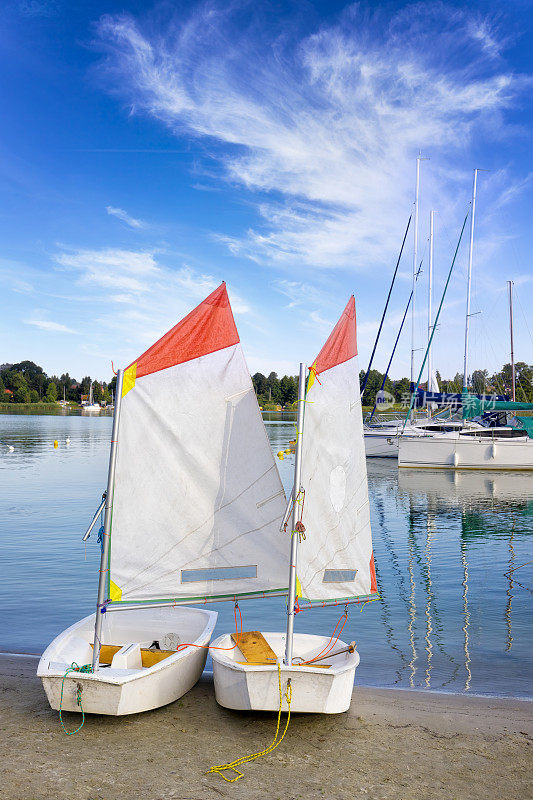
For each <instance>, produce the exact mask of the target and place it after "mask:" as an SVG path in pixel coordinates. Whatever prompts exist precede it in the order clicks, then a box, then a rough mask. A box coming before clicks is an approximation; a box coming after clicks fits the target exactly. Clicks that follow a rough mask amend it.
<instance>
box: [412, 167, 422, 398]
mask: <svg viewBox="0 0 533 800" xmlns="http://www.w3.org/2000/svg"><path fill="white" fill-rule="evenodd" d="M420 158H421V157H420V156H419V155H418V156H417V158H416V184H415V210H414V213H415V218H414V227H413V302H412V305H411V389H412V387H413V383H414V380H415V300H416V270H417V262H418V193H419V190H420Z"/></svg>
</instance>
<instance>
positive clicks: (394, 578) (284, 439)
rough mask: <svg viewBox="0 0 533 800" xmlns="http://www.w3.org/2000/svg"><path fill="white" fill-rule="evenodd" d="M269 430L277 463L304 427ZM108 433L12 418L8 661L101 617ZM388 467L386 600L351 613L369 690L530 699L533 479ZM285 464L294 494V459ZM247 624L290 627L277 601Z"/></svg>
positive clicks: (377, 468)
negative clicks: (85, 619)
mask: <svg viewBox="0 0 533 800" xmlns="http://www.w3.org/2000/svg"><path fill="white" fill-rule="evenodd" d="M269 416H270V418H267V419H266V427H267V433H268V436H269V440H270V443H271V446H272V449H273V451H274V453H277V452H278V451H280V450H283V451H285V450H286V449H287V448H288V446H289V441H290V439H293V438H294V425H293V420H294V415H290V416H287V417H285V418H282V417H280V416H279V415H269ZM110 433H111V418H110V417H104V416H102V415H97V416H94V417H93V416H86V417H81V416H74V415H69V416H33V417H32V416H18V417H17V416H2V415H0V444H3V443H4V442H5V443H6V445H5V447H4V446H2V447H1V448H0V487H1V489H0V546H1V549H0V557H1V559H2V574H3V580H2V583H1V584H0V602H1V603H2V609H3V614H2V617H1V619H2V622H1V623H0V625H1V626H2V627H1V629H0V649H1V648H4V649H15V650H19V651H26V652H28V651H30V652H38V651H39V650H41V649H42V648H43V647H44V646H45V645H46V644H47V643H48V642H49V641H50V640H51V639H52V637H53V636H54V635H55V634H56V633H58V632H59V631H60V630H62V629H64V628H65V627H66V625H67V624H70V623H71V622H74V621H75V620H76V619H79V618H80V617H82V616H83V615H84V614H87V613H89V612H91V611H92V609H93V608H94V602H95V591H96V581H97V570H98V554H99V546H98V545H97V543H96V536H94V537H91V539H90V540H89V543H88V546H87V555H86V560H85V554H84V547H83V545H82V543H81V536H82V534H83V531H84V530H85V528H86V526H87V524H88V522H89V521H90V519H91V517H92V514H93V513H94V511H95V510H96V508H97V506H98V503H99V500H100V497H101V493H102V491H103V488H105V480H106V470H107V461H108V453H109V439H110ZM67 439H69V440H70V444H67ZM54 440H58V443H59V446H58V448H57V449H55V448H54V446H53V443H54ZM8 444H9V445H11V446H13V447H14V450H13V451H12V452H9V450H8V446H7V445H8ZM386 461H389V460H388V459H387V460H386ZM384 462H385V460H384ZM384 462H379V461H377V462H376V460H374V462H372V460H368V462H367V466H368V477H369V493H370V505H371V519H372V533H373V541H374V556H375V563H376V578H377V582H378V589H379V592H380V597H381V599H380V601H379V602H375V603H371V604H369V605H368V606H366V607H365V608H364V610H363V612H362V613H359V611H358V610H357V608H356V607H351V608H350V614H349V620H348V623H347V626H346V629H345V633H346V638H347V640H348V641H350V640H352V639H355V640H356V641H357V643H358V649H359V652H360V654H361V664H360V667H359V668H358V670H357V676H356V678H357V681H358V682H359V683H362V684H366V685H385V686H387V685H388V686H392V685H394V686H400V687H413V688H416V689H426V690H427V689H433V690H435V689H436V690H441V691H442V690H445V691H455V692H460V691H465V690H466V691H469V692H488V693H502V694H514V695H520V696H531V694H532V690H531V686H530V675H531V673H532V666H533V665H532V663H531V653H532V650H533V649H532V647H531V631H530V619H531V615H532V613H533V553H532V545H533V539H532V537H531V534H532V533H533V491H532V489H533V476H530V475H527V474H525V473H517V474H510V473H501V474H496V473H494V472H491V473H482V472H472V473H468V472H467V473H454V472H448V471H436V472H431V471H427V470H420V471H417V470H401V471H400V472H399V471H398V469H397V466H396V464H395V463H394V462H390V463H384ZM276 464H277V466H278V468H279V471H280V475H281V477H282V481H283V483H284V486H285V488H286V489H289V488H290V486H291V482H292V474H293V468H294V454H292V453H291V454H284V458H283V460H280V459H278V458H277V457H276ZM280 535H282V534H280ZM216 610H218V611H219V614H220V616H219V624H218V628H219V630H220V631H223V630H229V629H231V627H232V626H233V624H234V623H233V617H232V614H233V610H232V607H231V604H227V603H220V604H217V609H216ZM242 610H243V614H244V619H245V625H246V626H247V627H248V629H249V630H255V629H259V628H261V627H263V628H266V629H267V630H272V629H273V626H276V627H279V624H280V622H281V620H282V619H283V615H284V605H283V601H282V600H280V599H276V598H272V599H270V600H268V601H259V600H258V601H249V602H247V603H244V602H243V604H242ZM338 616H339V609H334V608H333V609H320V610H316V611H309V612H306V613H305V614H299V615H298V617H297V620H296V626H297V630H300V631H305V632H309V633H322V634H323V633H327V632H331V631H332V630H333V628H334V626H335V623H336V622H337V619H338ZM276 627H274V629H276Z"/></svg>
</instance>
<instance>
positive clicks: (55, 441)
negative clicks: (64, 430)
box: [54, 439, 59, 447]
mask: <svg viewBox="0 0 533 800" xmlns="http://www.w3.org/2000/svg"><path fill="white" fill-rule="evenodd" d="M54 447H59V442H58V441H57V439H54Z"/></svg>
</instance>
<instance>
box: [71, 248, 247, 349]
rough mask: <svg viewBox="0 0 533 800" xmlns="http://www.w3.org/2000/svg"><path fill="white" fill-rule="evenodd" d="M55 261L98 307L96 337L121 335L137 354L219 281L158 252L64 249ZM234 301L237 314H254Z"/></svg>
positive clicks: (237, 298)
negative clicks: (175, 263) (171, 262)
mask: <svg viewBox="0 0 533 800" xmlns="http://www.w3.org/2000/svg"><path fill="white" fill-rule="evenodd" d="M55 261H56V263H57V264H58V265H59V267H60V268H61V269H62V270H68V271H71V272H72V273H74V274H75V275H76V282H77V283H78V284H79V285H81V286H82V287H84V289H85V290H86V291H90V294H91V299H92V302H93V304H94V305H95V307H96V308H98V309H99V310H98V312H97V314H96V317H95V319H94V323H95V324H96V331H93V334H92V335H93V338H94V337H96V338H97V339H99V337H104V338H105V337H106V336H107V335H108V334H109V332H112V336H113V339H114V340H119V339H120V338H121V337H122V344H121V346H124V347H125V348H128V347H132V348H134V349H135V351H136V350H137V349H138V348H139V346H144V345H149V344H151V343H152V342H154V341H156V340H157V339H158V338H159V337H160V336H162V334H164V333H165V331H167V330H169V329H170V328H171V327H172V326H173V325H175V324H176V322H178V321H179V320H180V319H181V318H182V317H183V316H185V314H187V313H188V312H189V311H190V310H191V309H192V308H194V306H195V305H197V304H198V303H199V302H201V301H202V300H203V299H204V298H205V297H207V296H208V295H209V294H210V293H211V292H212V291H213V290H214V289H216V287H217V286H219V285H220V283H221V279H220V278H218V277H215V276H213V275H209V274H207V273H203V272H200V271H198V270H195V269H194V268H193V267H191V266H189V265H187V264H183V265H182V266H180V267H178V268H174V267H171V266H169V265H168V264H166V263H164V262H165V254H164V253H162V252H161V251H156V250H151V251H146V250H141V251H138V250H123V249H117V248H102V249H100V250H88V249H78V250H76V249H66V248H63V250H62V251H60V252H58V253H57V254H56V256H55ZM230 300H231V304H232V308H233V311H234V313H235V314H250V312H251V309H250V306H249V304H248V303H247V302H246V301H245V300H244V299H242V298H241V297H240V296H239V295H236V294H234V293H233V292H231V291H230ZM133 355H134V353H133Z"/></svg>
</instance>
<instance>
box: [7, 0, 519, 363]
mask: <svg viewBox="0 0 533 800" xmlns="http://www.w3.org/2000/svg"><path fill="white" fill-rule="evenodd" d="M1 13H2V21H1V25H0V45H1V52H0V58H1V60H2V64H1V68H2V71H3V74H4V81H3V82H2V88H1V94H2V98H1V105H2V117H3V124H2V134H1V140H0V168H1V171H2V180H1V186H0V191H1V194H2V202H1V206H0V226H1V241H2V252H1V253H0V282H1V287H2V289H1V291H2V297H3V303H2V314H1V315H0V325H1V331H0V333H1V342H2V347H1V352H0V362H5V361H9V362H15V361H19V360H22V359H26V358H28V359H32V360H34V361H36V362H37V363H39V364H41V365H42V366H43V367H44V369H45V370H46V371H47V372H49V373H54V372H56V373H59V372H62V371H64V370H68V371H69V372H70V373H71V374H72V375H75V376H77V377H82V376H83V375H87V374H91V375H93V376H95V377H99V378H102V379H109V377H110V360H111V359H113V361H114V363H115V365H117V364H118V365H120V364H122V365H125V364H127V363H129V362H130V361H131V360H133V359H134V358H135V357H136V356H137V355H139V354H140V353H141V352H142V351H143V350H144V349H146V347H147V346H148V345H149V344H150V343H151V342H152V341H154V340H155V339H156V338H157V337H158V336H159V335H161V334H162V333H164V332H165V331H166V330H167V329H168V328H169V327H171V326H172V325H173V324H174V323H175V322H176V321H177V320H178V319H180V318H181V317H182V316H183V315H184V314H185V313H187V312H188V311H189V310H190V309H191V308H192V307H193V306H194V305H196V304H197V302H199V301H200V300H201V299H202V298H203V297H204V296H205V295H206V294H208V293H209V291H210V290H211V289H212V288H214V287H215V286H216V285H218V284H219V283H220V281H221V280H226V282H227V284H228V289H229V292H230V296H231V299H232V304H233V308H234V312H235V316H236V320H237V325H238V328H239V331H240V335H241V341H242V343H243V345H244V348H245V352H246V355H247V358H248V361H249V366H250V369H251V371H252V372H255V371H262V372H265V373H268V372H270V371H271V370H275V371H277V372H278V373H280V374H283V373H285V372H289V373H296V372H297V364H298V362H299V361H300V360H310V359H312V358H313V357H314V355H316V352H317V351H318V349H319V348H320V346H321V344H322V342H323V340H324V338H325V337H326V336H327V334H328V333H329V329H330V327H331V325H332V324H333V323H334V322H335V321H336V319H337V317H338V315H339V313H340V311H341V310H342V308H343V307H344V305H345V303H346V301H347V298H348V296H349V295H350V293H351V292H353V293H354V294H355V297H356V305H357V318H358V344H359V353H360V361H361V365H362V366H363V365H364V364H365V363H366V361H367V359H368V356H369V353H370V350H371V347H372V344H373V339H374V336H375V332H376V329H377V323H378V320H379V316H380V314H381V309H382V306H383V303H384V300H385V296H386V292H387V290H388V284H389V280H390V276H391V274H392V270H393V268H394V264H395V261H396V257H397V253H398V250H399V246H400V243H401V239H402V236H403V232H404V229H405V225H406V223H407V219H408V217H409V214H410V212H411V208H412V203H413V197H414V176H415V159H416V155H417V154H418V152H419V151H420V152H421V153H422V154H423V155H424V156H427V157H428V158H429V159H430V160H428V161H424V162H422V166H421V197H420V232H419V237H420V248H419V253H420V257H421V258H423V267H422V269H423V272H422V275H421V277H420V281H419V286H418V299H417V317H416V338H417V347H422V346H423V345H424V342H425V339H426V336H427V317H426V314H427V311H426V297H427V237H428V227H429V226H428V223H429V211H430V209H431V208H434V209H436V211H437V214H436V215H435V276H434V284H435V299H434V303H435V304H436V303H437V302H438V299H439V297H440V291H441V289H442V286H443V283H444V278H445V274H446V272H447V269H448V267H449V264H450V260H451V257H452V254H453V250H454V247H455V243H456V241H457V237H458V233H459V229H460V226H461V223H462V220H463V218H464V214H465V213H466V211H467V208H468V203H469V200H470V192H471V182H472V169H473V167H482V168H484V169H487V170H489V171H488V172H484V173H480V176H479V188H478V206H477V218H476V240H475V250H474V277H473V301H472V311H473V312H481V313H479V314H476V316H474V317H473V318H472V348H471V366H472V368H478V367H487V368H488V369H489V370H491V371H492V370H495V369H497V368H499V366H500V365H501V364H502V363H503V362H504V361H508V360H509V356H508V350H509V346H508V317H507V301H506V281H507V280H509V279H512V280H514V281H515V285H516V309H515V354H516V358H517V360H524V361H529V362H531V361H533V340H532V338H531V332H532V331H533V321H531V319H530V316H528V315H529V312H530V309H531V307H532V302H533V269H532V261H531V253H532V252H533V226H532V225H531V211H532V206H533V148H532V142H531V124H532V121H533V109H532V103H531V96H532V86H533V64H532V60H533V57H532V52H533V48H532V31H533V7H532V5H531V3H529V2H508V3H506V4H505V5H502V4H501V3H496V2H495V3H491V2H481V3H475V2H474V3H468V4H466V3H438V2H437V3H415V4H407V3H366V4H352V5H346V4H344V3H335V2H300V3H282V2H271V3H263V2H259V3H258V2H254V3H252V2H207V3H191V2H186V3H180V2H173V3H162V4H156V5H153V4H148V3H143V2H127V1H126V2H123V3H120V4H118V3H114V2H110V1H109V0H108V1H107V2H84V3H78V4H76V3H75V4H72V3H67V2H64V0H19V1H17V0H8V2H6V3H5V4H4V5H3V11H2V12H1ZM467 240H468V237H467V236H465V239H464V245H463V246H462V247H461V249H460V253H459V259H458V263H457V269H456V272H455V274H454V277H453V278H452V284H451V286H450V291H449V294H448V296H447V300H446V305H445V308H444V310H443V314H442V317H441V325H440V328H439V330H438V335H437V337H436V342H435V348H434V363H435V366H436V367H437V368H438V369H439V370H440V371H441V373H442V374H443V375H453V374H455V372H457V371H460V370H461V367H462V347H463V327H464V308H465V274H466V262H467V247H466V245H467ZM411 270H412V238H411V237H410V238H409V240H408V242H407V245H406V252H405V255H404V258H403V260H402V264H401V267H400V279H399V281H398V283H397V287H396V289H395V291H394V295H393V298H392V303H391V313H390V315H389V318H388V324H387V327H386V329H385V332H384V335H383V338H382V344H381V345H380V348H379V351H378V354H377V359H376V363H375V365H376V366H377V367H381V368H383V367H384V365H385V363H386V361H387V359H388V354H389V350H390V347H391V344H392V342H393V340H394V338H395V335H396V326H397V324H398V322H399V319H400V318H401V315H402V313H403V308H404V305H405V302H406V301H407V297H408V295H409V291H410V273H411ZM409 350H410V330H409V329H407V330H406V331H405V334H404V335H403V338H402V341H401V344H400V348H399V351H398V357H397V359H396V362H395V365H394V366H393V369H392V375H393V377H401V376H403V375H408V373H409V358H410V354H409ZM420 356H421V353H418V354H417V358H420Z"/></svg>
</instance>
